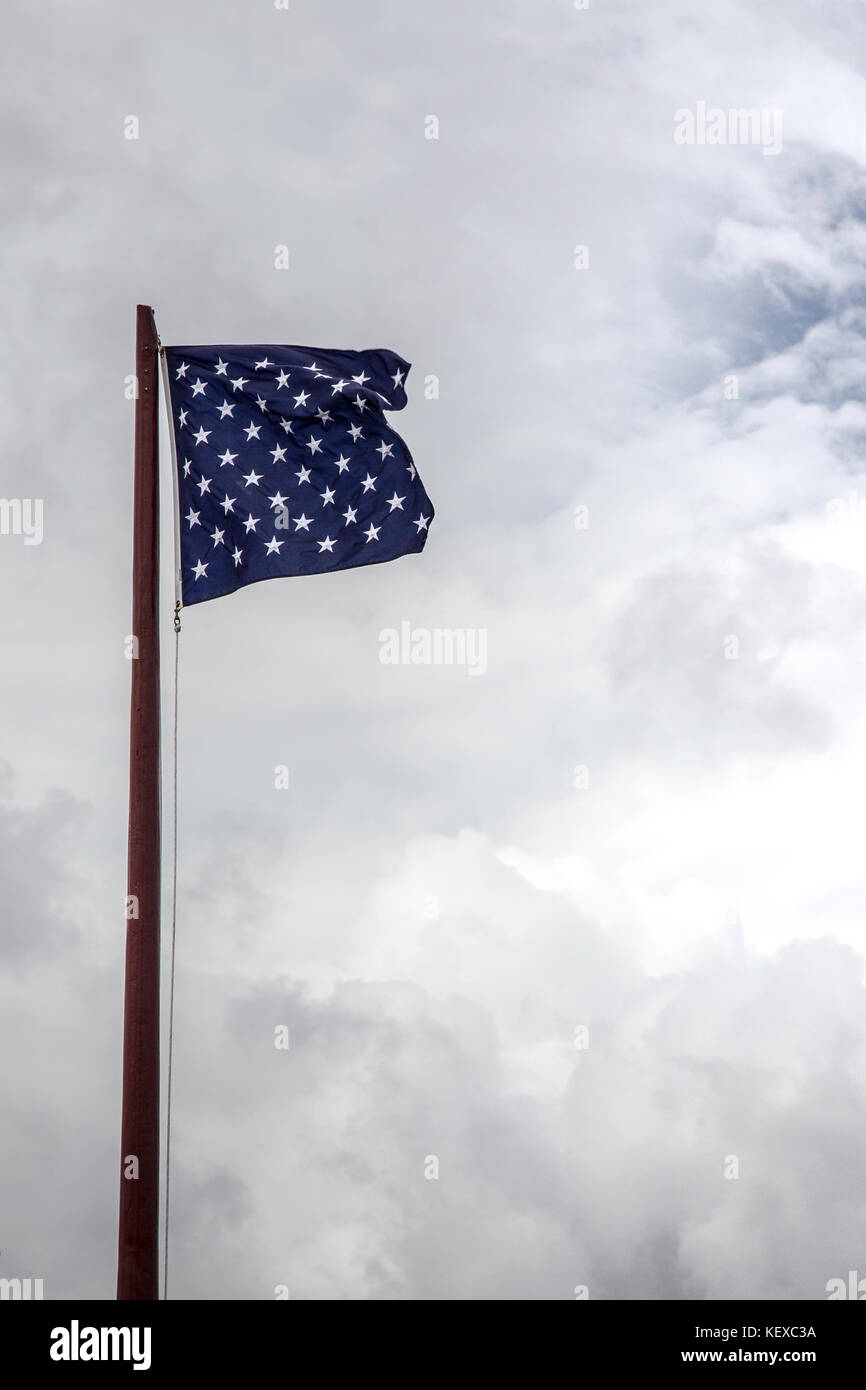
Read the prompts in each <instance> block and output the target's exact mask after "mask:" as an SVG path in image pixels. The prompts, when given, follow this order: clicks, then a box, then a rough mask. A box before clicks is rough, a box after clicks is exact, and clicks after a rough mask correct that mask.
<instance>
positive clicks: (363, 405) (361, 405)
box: [355, 396, 369, 410]
mask: <svg viewBox="0 0 866 1390" xmlns="http://www.w3.org/2000/svg"><path fill="white" fill-rule="evenodd" d="M368 404H369V402H368V401H366V400H365V399H364V397H363V396H356V397H355V405H356V406H357V407H358V409H359V410H366V409H367V405H368Z"/></svg>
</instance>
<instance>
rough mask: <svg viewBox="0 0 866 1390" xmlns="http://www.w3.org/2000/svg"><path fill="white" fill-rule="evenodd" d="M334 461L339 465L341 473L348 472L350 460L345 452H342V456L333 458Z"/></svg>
mask: <svg viewBox="0 0 866 1390" xmlns="http://www.w3.org/2000/svg"><path fill="white" fill-rule="evenodd" d="M332 462H334V463H335V464H336V465H337V467H338V468H339V470H340V472H341V473H347V472H348V470H349V460H348V459H347V458H346V456H345V454H340V457H339V458H338V459H333V460H332Z"/></svg>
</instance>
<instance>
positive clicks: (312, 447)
mask: <svg viewBox="0 0 866 1390" xmlns="http://www.w3.org/2000/svg"><path fill="white" fill-rule="evenodd" d="M306 447H307V448H308V449H309V451H310V454H311V455H313V454H320V453H321V452H322V441H321V439H314V438H313V436H312V435H310V437H309V439H308V440H307V444H306Z"/></svg>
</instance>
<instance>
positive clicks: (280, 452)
mask: <svg viewBox="0 0 866 1390" xmlns="http://www.w3.org/2000/svg"><path fill="white" fill-rule="evenodd" d="M271 454H272V456H273V460H274V463H282V462H283V460H284V458H285V457H286V451H285V449H284V448H283V446H282V445H281V444H278V445H277V447H276V449H271Z"/></svg>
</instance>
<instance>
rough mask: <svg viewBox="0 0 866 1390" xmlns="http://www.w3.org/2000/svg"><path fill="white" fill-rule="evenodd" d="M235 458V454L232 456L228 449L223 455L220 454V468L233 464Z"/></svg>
mask: <svg viewBox="0 0 866 1390" xmlns="http://www.w3.org/2000/svg"><path fill="white" fill-rule="evenodd" d="M236 458H237V454H232V453H230V452H229V450H228V449H226V451H225V453H224V454H220V468H225V467H227V466H228V465H230V464H232V463H234V461H235V459H236Z"/></svg>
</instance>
